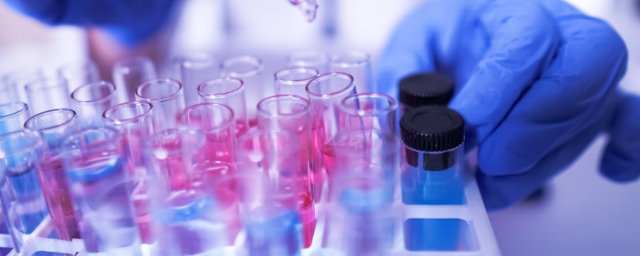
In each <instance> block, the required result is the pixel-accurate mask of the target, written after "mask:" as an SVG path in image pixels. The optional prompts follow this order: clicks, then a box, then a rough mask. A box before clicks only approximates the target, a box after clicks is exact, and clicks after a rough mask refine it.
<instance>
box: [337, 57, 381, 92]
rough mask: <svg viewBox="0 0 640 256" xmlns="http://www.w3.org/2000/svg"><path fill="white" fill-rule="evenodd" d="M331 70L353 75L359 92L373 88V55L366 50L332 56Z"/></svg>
mask: <svg viewBox="0 0 640 256" xmlns="http://www.w3.org/2000/svg"><path fill="white" fill-rule="evenodd" d="M329 71H330V72H344V73H347V74H350V75H352V76H353V80H354V83H355V84H356V91H357V92H358V93H362V92H370V91H372V90H373V89H375V88H373V84H372V81H373V78H372V71H371V56H370V55H369V54H368V53H365V52H358V51H350V52H344V53H340V54H336V55H332V56H331V61H330V62H329Z"/></svg>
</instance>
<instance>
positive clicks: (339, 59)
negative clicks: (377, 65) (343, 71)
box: [329, 51, 371, 68]
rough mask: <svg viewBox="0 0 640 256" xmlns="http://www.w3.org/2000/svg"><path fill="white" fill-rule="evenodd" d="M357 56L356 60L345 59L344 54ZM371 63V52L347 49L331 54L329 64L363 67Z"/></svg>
mask: <svg viewBox="0 0 640 256" xmlns="http://www.w3.org/2000/svg"><path fill="white" fill-rule="evenodd" d="M347 55H348V56H358V57H361V58H358V60H356V61H345V60H343V58H344V57H345V56H347ZM370 63H371V54H369V53H367V52H365V51H347V52H342V53H339V54H334V55H331V57H330V61H329V65H331V66H332V67H339V68H351V67H363V66H366V65H369V64H370Z"/></svg>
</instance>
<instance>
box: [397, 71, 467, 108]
mask: <svg viewBox="0 0 640 256" xmlns="http://www.w3.org/2000/svg"><path fill="white" fill-rule="evenodd" d="M454 89H455V83H454V82H453V80H451V79H449V78H448V77H447V76H444V75H441V74H437V73H418V74H413V75H409V76H407V77H404V78H403V79H402V80H400V90H399V99H400V103H401V104H402V109H403V112H407V111H409V110H411V109H414V108H418V107H423V106H446V105H447V104H449V101H451V98H453V92H454Z"/></svg>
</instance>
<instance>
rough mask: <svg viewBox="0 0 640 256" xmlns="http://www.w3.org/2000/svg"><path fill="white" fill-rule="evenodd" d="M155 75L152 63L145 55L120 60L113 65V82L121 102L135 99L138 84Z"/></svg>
mask: <svg viewBox="0 0 640 256" xmlns="http://www.w3.org/2000/svg"><path fill="white" fill-rule="evenodd" d="M156 77H157V75H156V69H155V67H154V66H153V63H152V62H151V60H150V59H148V58H145V57H135V58H130V59H126V60H122V61H119V62H117V63H116V64H114V66H113V82H114V83H115V85H116V88H118V89H117V91H118V96H119V100H120V101H121V102H126V101H133V100H135V95H136V90H137V88H138V86H140V85H141V84H142V83H144V82H146V81H148V80H151V79H154V78H156Z"/></svg>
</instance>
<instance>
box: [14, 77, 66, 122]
mask: <svg viewBox="0 0 640 256" xmlns="http://www.w3.org/2000/svg"><path fill="white" fill-rule="evenodd" d="M24 88H25V90H26V92H27V98H29V107H30V108H31V111H32V112H33V113H40V112H43V111H47V110H51V109H56V108H69V107H71V104H70V102H69V87H68V84H67V80H65V79H64V78H61V77H50V78H42V79H36V80H32V81H31V82H28V83H27V84H26V85H25V87H24Z"/></svg>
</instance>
